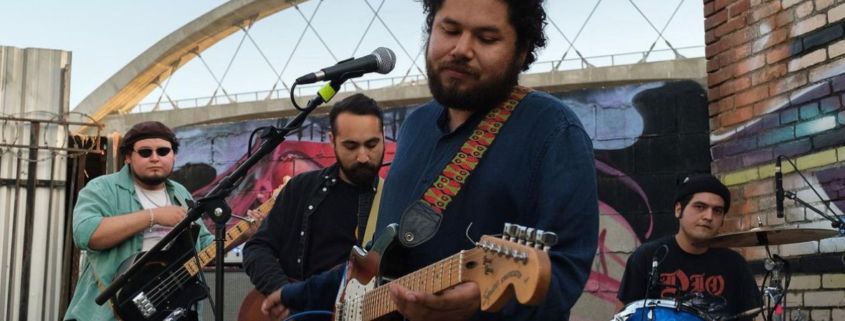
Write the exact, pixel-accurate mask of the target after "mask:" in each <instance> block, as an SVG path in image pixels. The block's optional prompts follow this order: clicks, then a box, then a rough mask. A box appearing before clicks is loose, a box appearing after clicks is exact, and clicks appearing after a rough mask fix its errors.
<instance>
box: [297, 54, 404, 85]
mask: <svg viewBox="0 0 845 321" xmlns="http://www.w3.org/2000/svg"><path fill="white" fill-rule="evenodd" d="M395 65H396V55H395V54H393V51H392V50H390V49H387V48H385V47H379V48H377V49H376V50H373V53H371V54H369V55H366V56H363V57H360V58H358V59H352V58H349V59H347V60H344V61H341V62H338V63H337V64H336V65H334V66H331V67H327V68H323V69H320V71H317V72H312V73H310V74H307V75H305V76H302V77H299V78H297V79H296V83H297V84H300V85H301V84H310V83H314V82H318V81H321V80H335V79H340V78H343V79H348V78H354V77H360V76H361V75H363V74H365V73H369V72H378V73H380V74H386V73H389V72H390V71H391V70H393V67H394V66H395Z"/></svg>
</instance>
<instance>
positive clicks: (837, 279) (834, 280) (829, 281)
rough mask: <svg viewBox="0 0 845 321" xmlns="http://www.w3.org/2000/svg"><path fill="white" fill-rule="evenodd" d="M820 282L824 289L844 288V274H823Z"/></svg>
mask: <svg viewBox="0 0 845 321" xmlns="http://www.w3.org/2000/svg"><path fill="white" fill-rule="evenodd" d="M793 279H794V278H793ZM821 280H822V287H823V288H825V289H842V288H845V273H833V274H823V275H822V276H821Z"/></svg>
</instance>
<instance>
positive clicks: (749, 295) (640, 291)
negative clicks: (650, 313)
mask: <svg viewBox="0 0 845 321" xmlns="http://www.w3.org/2000/svg"><path fill="white" fill-rule="evenodd" d="M676 191H677V194H676V195H675V217H677V218H678V222H679V228H678V232H677V233H676V234H675V235H669V236H666V237H662V238H658V239H656V240H652V241H649V242H647V243H645V244H643V245H642V246H640V247H639V248H638V249H637V250H636V251H634V253H633V254H631V256H630V257H629V258H628V263H627V264H626V266H625V274H624V275H623V276H622V282H621V285H620V287H619V293H618V294H617V297H618V298H619V300H620V301H622V303H623V304H625V305H628V304H630V303H632V302H634V301H637V300H642V299H647V298H649V299H655V298H667V299H673V300H675V302H680V303H685V304H689V305H691V306H693V307H694V308H696V309H698V310H699V311H700V312H701V313H703V314H706V315H707V316H708V317H709V318H712V319H719V318H724V317H728V316H736V315H739V314H741V313H743V312H746V311H751V310H755V309H757V308H759V307H761V306H762V305H763V303H762V298H761V296H760V292H759V290H758V289H757V284H756V283H755V281H754V276H753V275H752V274H751V270H750V269H749V268H748V264H747V263H746V262H745V259H744V258H743V257H742V256H741V255H740V254H739V253H737V252H734V251H732V250H730V249H725V248H710V247H709V241H710V240H711V239H712V238H713V237H714V236H715V235H716V234H717V232H718V231H719V228H720V227H721V226H722V223H723V222H724V219H725V214H726V213H727V212H728V209H729V208H730V206H731V195H730V191H728V188H727V187H725V185H724V184H722V182H720V181H719V180H718V179H717V178H716V177H714V176H712V175H710V174H696V175H692V176H689V177H686V178H685V179H684V181H683V182H682V183H681V185H680V186H678V188H677V190H676ZM655 261H656V262H657V263H658V264H657V268H656V269H655V271H654V272H653V273H654V277H651V276H650V275H652V266H653V265H652V264H653V262H655ZM650 279H654V281H652V282H649V281H650ZM748 319H751V317H748Z"/></svg>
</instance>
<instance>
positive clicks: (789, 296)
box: [786, 291, 804, 307]
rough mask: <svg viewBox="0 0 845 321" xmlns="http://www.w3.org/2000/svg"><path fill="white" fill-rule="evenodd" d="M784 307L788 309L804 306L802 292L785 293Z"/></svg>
mask: <svg viewBox="0 0 845 321" xmlns="http://www.w3.org/2000/svg"><path fill="white" fill-rule="evenodd" d="M786 306H789V307H802V306H804V293H803V292H792V291H790V292H788V293H786Z"/></svg>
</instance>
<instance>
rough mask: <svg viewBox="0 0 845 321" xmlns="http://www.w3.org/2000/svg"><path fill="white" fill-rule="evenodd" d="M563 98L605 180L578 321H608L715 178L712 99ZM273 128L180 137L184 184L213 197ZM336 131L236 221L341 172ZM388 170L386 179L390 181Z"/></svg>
mask: <svg viewBox="0 0 845 321" xmlns="http://www.w3.org/2000/svg"><path fill="white" fill-rule="evenodd" d="M554 95H555V96H556V97H558V98H560V99H561V100H562V101H564V102H565V103H566V104H568V105H569V106H571V107H572V108H573V110H574V111H575V112H576V114H577V115H578V117H579V118H580V119H581V121H582V122H583V123H584V125H585V128H586V129H587V131H588V133H589V134H590V137H591V138H592V140H593V145H594V148H595V154H596V168H597V172H598V179H599V199H600V204H599V210H600V212H601V229H600V235H599V236H600V237H599V242H600V243H599V253H597V257H596V259H595V260H594V265H593V266H594V268H593V272H592V273H591V275H590V279H589V281H588V284H587V289H586V292H585V294H584V295H583V296H582V297H581V300H580V301H579V303H578V305H576V308H575V311H573V315H572V319H573V320H609V319H610V317H611V316H612V314H613V312H614V311H613V309H614V308H613V306H614V304H615V303H616V291H617V289H618V287H619V279H620V278H621V276H622V272H623V269H624V266H625V262H626V260H627V256H628V254H630V253H631V252H632V251H633V250H634V248H635V247H636V246H637V245H639V244H640V243H641V242H644V241H647V240H649V239H652V238H655V237H660V236H663V235H666V234H669V233H674V232H675V230H676V228H677V223H676V221H675V219H674V216H673V215H672V213H671V209H672V197H673V191H674V188H675V185H676V182H677V181H678V179H679V178H680V177H681V176H683V175H684V174H687V173H691V172H709V169H710V152H709V148H710V146H709V141H708V139H709V136H708V135H709V130H708V122H707V119H708V115H707V98H706V95H705V94H704V90H703V88H702V87H701V85H699V84H698V83H696V82H693V81H675V82H648V83H640V84H632V85H624V86H616V87H607V88H596V89H584V90H578V91H571V92H563V93H555V94H554ZM413 110H414V108H413V107H409V108H395V109H390V110H387V111H386V113H385V127H386V132H385V135H386V136H387V137H388V146H387V150H386V155H385V162H390V160H392V159H393V152H394V150H395V146H394V144H393V143H392V142H391V139H392V138H394V137H395V134H396V133H397V132H398V128H399V126H401V123H402V121H403V120H404V119H405V116H406V115H407V114H408V113H411V112H413ZM272 124H274V122H273V121H268V120H256V121H248V122H241V123H232V124H224V125H214V126H202V127H190V128H181V129H178V130H177V136H179V138H180V140H181V142H182V144H183V147H181V150H180V155H179V163H177V168H178V169H177V173H176V178H177V180H180V181H183V182H186V186H189V189H191V190H192V191H193V192H194V195H195V196H197V197H198V196H201V195H204V194H205V192H207V191H208V190H209V189H210V188H211V187H212V186H214V185H215V182H217V181H218V180H220V179H221V178H222V177H224V176H225V175H227V174H228V173H230V172H231V171H232V170H233V169H234V168H235V166H236V164H238V162H239V161H241V160H242V159H244V155H245V154H246V153H247V146H256V144H257V142H254V141H253V142H251V141H250V136H251V133H252V132H253V131H255V130H256V129H260V128H262V127H264V126H268V125H272ZM328 130H329V127H328V119H327V118H326V117H325V116H321V117H313V118H311V119H310V120H309V121H307V122H306V124H305V125H304V126H303V128H302V129H301V130H299V131H297V132H295V133H292V134H291V135H289V136H288V140H287V141H286V142H284V143H282V145H280V146H279V147H278V148H277V149H276V150H275V151H274V152H273V153H272V154H271V155H269V156H267V157H265V159H264V160H262V161H261V162H259V164H258V165H257V166H255V168H254V169H253V170H252V171H251V172H250V174H249V175H248V177H247V178H246V179H245V180H244V182H243V183H241V184H240V185H239V186H238V188H237V190H235V191H234V193H233V195H232V196H231V197H230V198H229V204H230V206H231V207H232V209H233V211H234V213H243V212H244V211H245V210H246V209H248V208H253V207H255V206H257V204H259V203H261V202H262V201H263V200H264V199H265V198H266V197H267V196H268V195H270V192H271V191H272V190H273V189H274V187H275V186H277V185H278V184H281V182H282V180H283V179H284V177H285V176H292V175H296V174H298V173H302V172H305V171H309V170H313V169H318V168H322V167H325V166H328V165H330V164H332V163H333V162H334V154H333V152H332V149H331V145H330V144H329V143H328V141H327V139H328V135H327V133H328ZM255 136H256V137H260V133H259V134H256V135H255ZM253 148H254V147H253ZM387 170H388V168H384V169H383V171H382V175H383V176H384V175H385V173H386V171H387Z"/></svg>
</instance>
